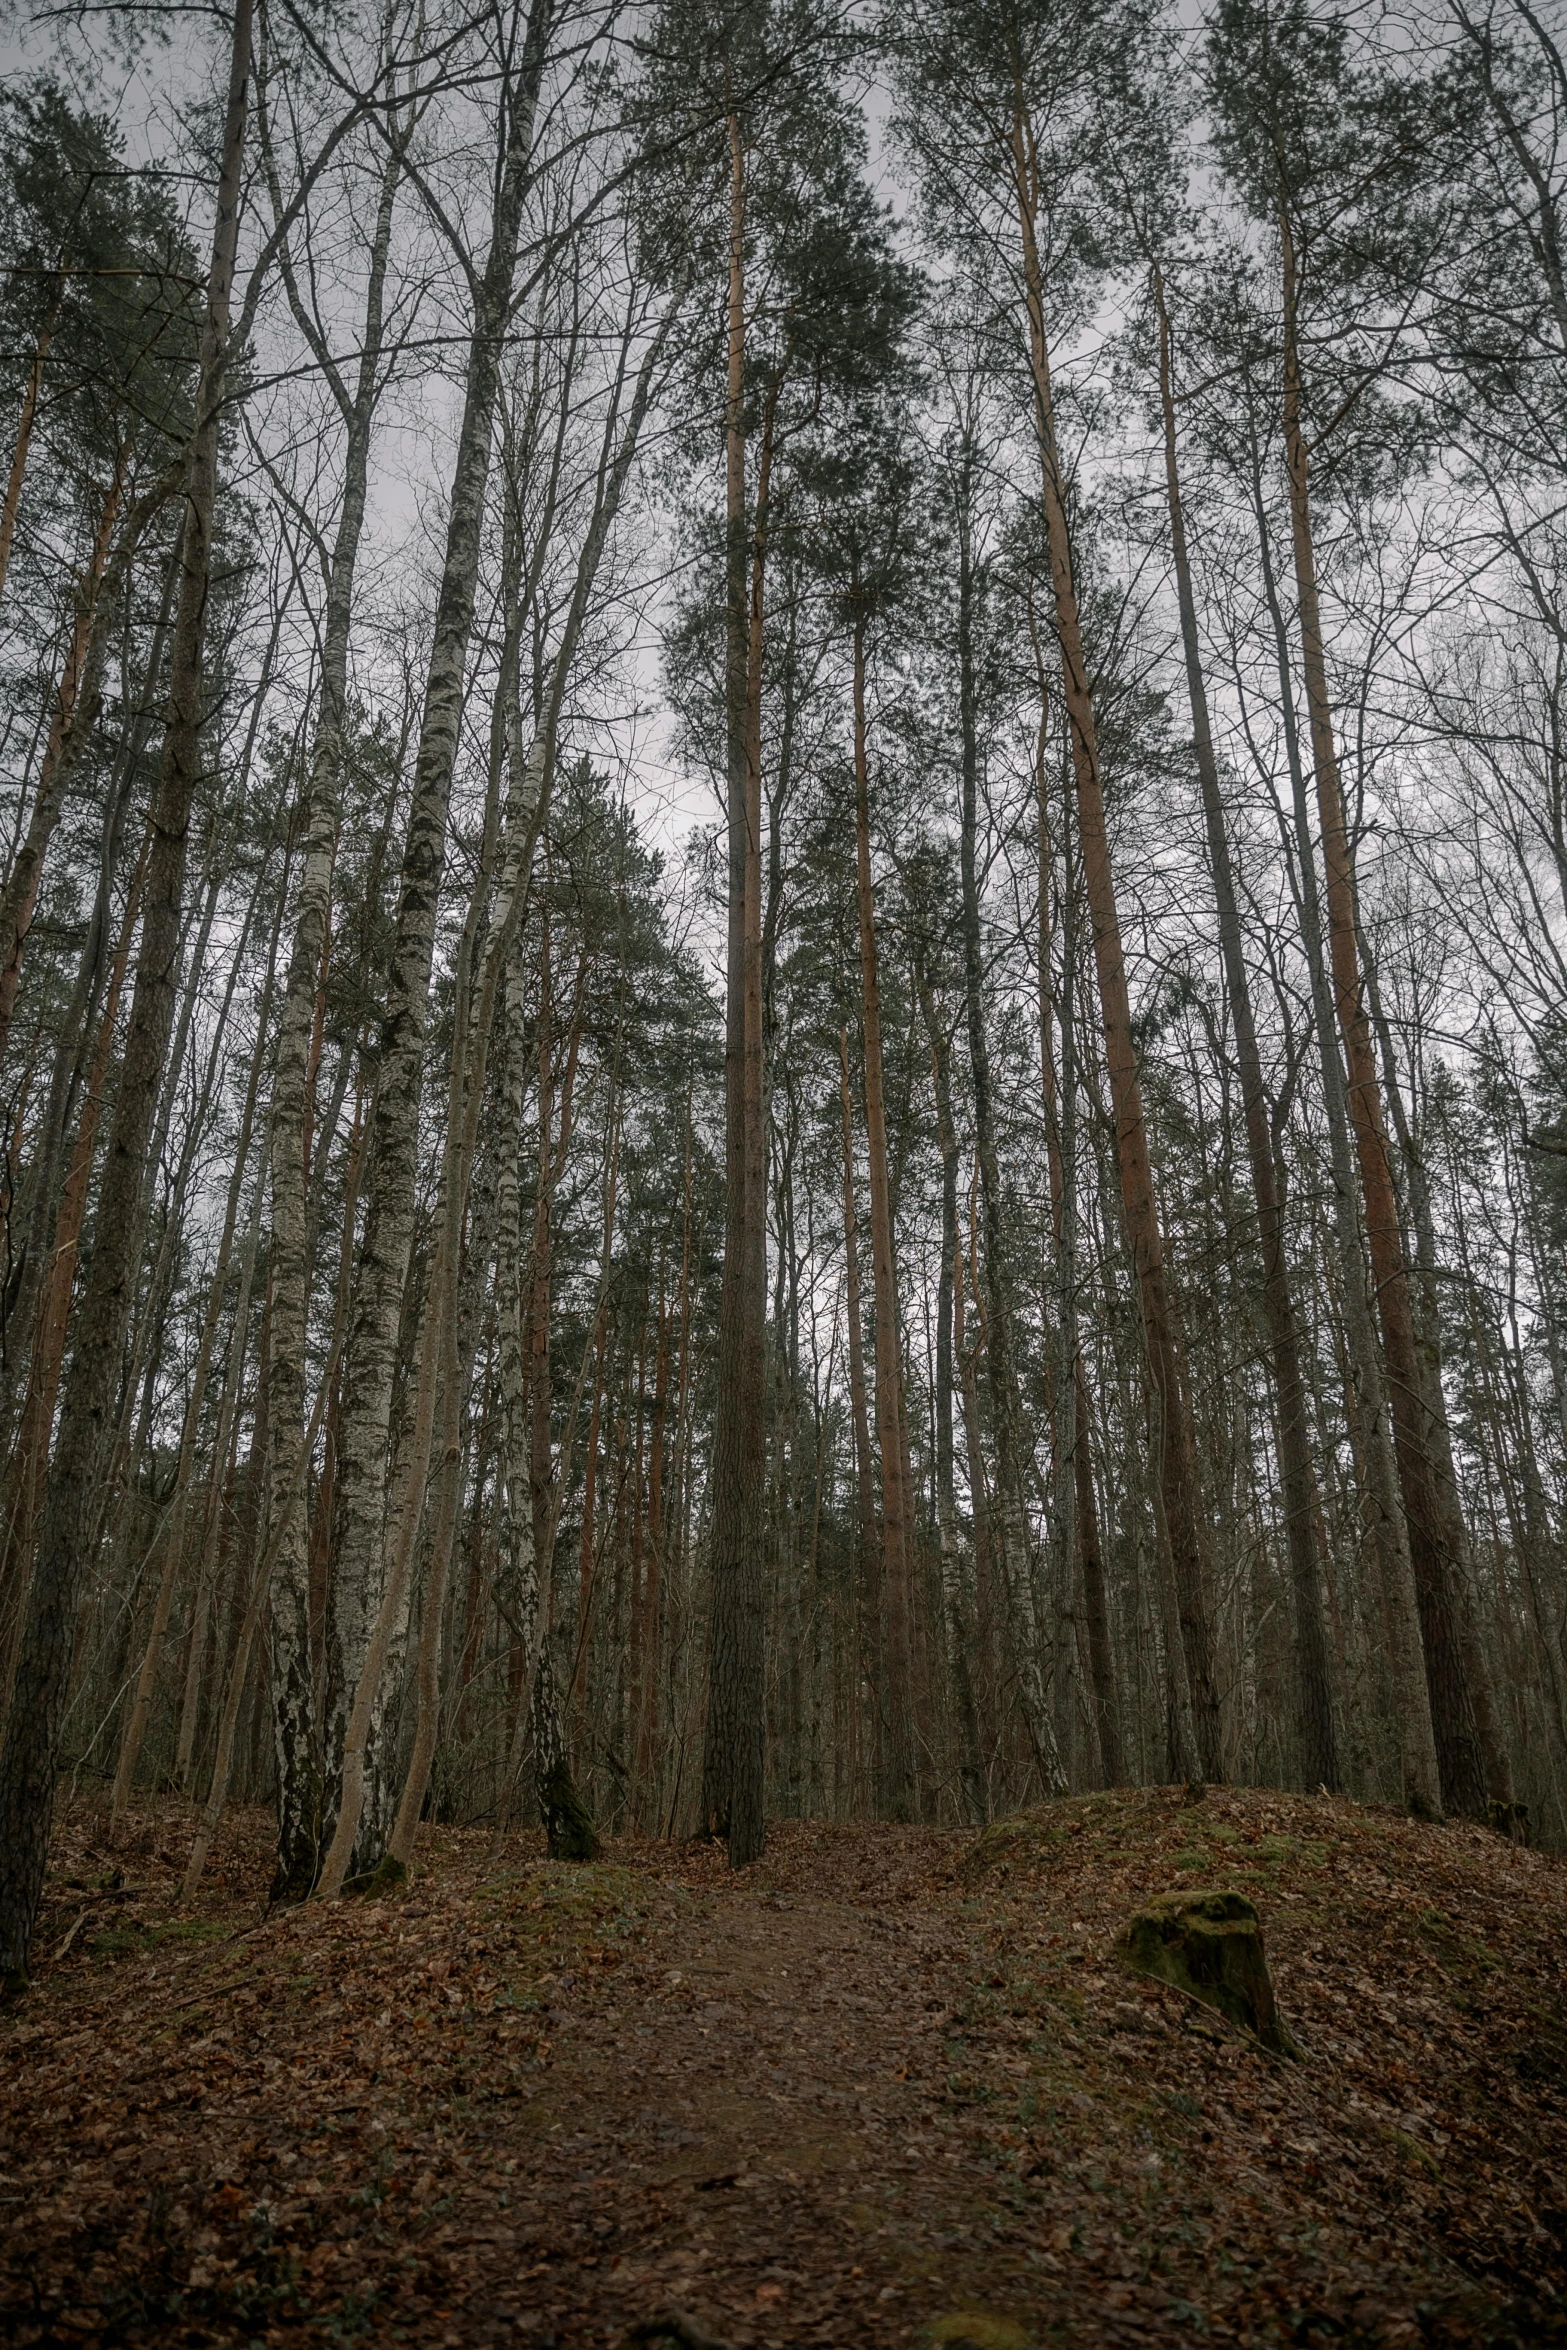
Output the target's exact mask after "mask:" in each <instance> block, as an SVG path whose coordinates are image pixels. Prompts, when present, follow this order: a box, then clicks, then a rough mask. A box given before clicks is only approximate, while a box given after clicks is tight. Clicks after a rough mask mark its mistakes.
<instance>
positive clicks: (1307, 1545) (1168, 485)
mask: <svg viewBox="0 0 1567 2350" xmlns="http://www.w3.org/2000/svg"><path fill="white" fill-rule="evenodd" d="M1153 291H1154V302H1155V305H1156V308H1157V311H1158V319H1159V399H1160V408H1161V413H1162V418H1163V424H1164V479H1165V494H1166V498H1167V500H1168V504H1169V513H1170V544H1171V549H1172V552H1173V555H1174V559H1175V586H1176V597H1177V601H1178V603H1179V606H1180V614H1181V646H1182V650H1183V652H1184V654H1185V657H1186V690H1187V696H1188V699H1189V701H1190V704H1191V713H1192V747H1193V750H1194V751H1195V753H1196V757H1197V778H1198V782H1199V784H1200V786H1201V790H1202V810H1203V824H1204V828H1205V830H1206V833H1207V838H1208V866H1209V870H1210V872H1211V873H1212V876H1213V893H1214V900H1215V904H1216V908H1217V911H1218V917H1219V952H1220V956H1221V958H1222V960H1223V964H1224V979H1225V985H1226V987H1227V989H1228V991H1229V998H1230V1016H1231V1018H1232V1019H1233V1021H1234V1023H1235V1052H1236V1058H1237V1060H1238V1061H1239V1063H1240V1078H1241V1109H1242V1116H1243V1119H1244V1123H1245V1129H1246V1150H1247V1157H1248V1161H1249V1164H1250V1170H1251V1183H1252V1195H1253V1197H1254V1199H1255V1200H1256V1203H1257V1233H1258V1238H1259V1240H1260V1242H1261V1247H1262V1300H1263V1311H1264V1314H1265V1316H1266V1320H1267V1327H1268V1341H1269V1351H1270V1354H1271V1356H1272V1369H1273V1386H1274V1397H1275V1402H1276V1405H1277V1409H1278V1415H1279V1421H1278V1425H1279V1464H1280V1468H1281V1471H1282V1480H1281V1481H1282V1485H1283V1503H1284V1534H1285V1541H1286V1544H1287V1546H1288V1550H1289V1562H1290V1582H1291V1587H1292V1590H1293V1594H1294V1600H1295V1643H1294V1661H1295V1724H1296V1737H1297V1739H1298V1741H1299V1746H1300V1764H1301V1775H1302V1779H1303V1781H1304V1784H1305V1785H1306V1786H1308V1787H1317V1786H1323V1787H1327V1788H1329V1789H1334V1788H1337V1787H1338V1785H1339V1783H1340V1781H1339V1767H1338V1755H1337V1750H1336V1746H1335V1741H1334V1728H1333V1675H1332V1659H1331V1653H1330V1650H1329V1645H1328V1629H1327V1621H1326V1614H1325V1609H1324V1605H1323V1590H1322V1572H1321V1565H1320V1561H1319V1559H1318V1556H1317V1491H1316V1477H1315V1474H1314V1472H1313V1469H1312V1465H1311V1434H1310V1422H1309V1417H1308V1412H1307V1405H1306V1383H1305V1380H1304V1378H1303V1377H1302V1375H1301V1368H1300V1333H1299V1327H1298V1324H1297V1320H1296V1314H1295V1299H1294V1293H1293V1290H1292V1288H1291V1284H1290V1275H1289V1258H1288V1253H1287V1247H1286V1234H1285V1230H1284V1217H1283V1213H1282V1211H1281V1208H1280V1205H1279V1194H1278V1178H1277V1174H1276V1171H1275V1168H1274V1160H1273V1133H1272V1127H1271V1123H1270V1120H1269V1114H1268V1099H1267V1089H1266V1086H1265V1085H1264V1082H1263V1075H1262V1055H1261V1052H1260V1051H1259V1049H1258V1045H1257V1024H1256V1020H1255V1018H1254V1017H1253V1014H1252V1005H1251V981H1250V977H1249V975H1248V973H1247V969H1246V956H1245V952H1244V949H1243V946H1242V941H1241V921H1240V911H1239V908H1238V906H1237V904H1236V898H1235V874H1234V869H1233V866H1232V864H1231V860H1230V844H1229V836H1228V832H1227V830H1226V826H1225V816H1224V799H1223V794H1222V792H1221V790H1220V786H1219V762H1218V759H1217V757H1216V755H1215V752H1214V747H1213V727H1212V723H1211V721H1210V718H1209V714H1208V689H1207V683H1206V681H1205V679H1204V676H1203V667H1202V646H1201V643H1200V640H1199V638H1198V633H1197V601H1196V597H1195V595H1194V594H1193V591H1192V570H1191V559H1190V556H1189V554H1188V552H1187V544H1186V513H1185V508H1184V506H1183V503H1182V499H1181V481H1180V470H1179V465H1178V462H1177V450H1176V438H1175V386H1174V381H1173V370H1172V354H1171V347H1170V320H1169V314H1168V311H1167V309H1166V307H1165V298H1164V280H1163V277H1162V275H1161V273H1160V270H1159V267H1158V265H1157V263H1156V264H1155V265H1154V269H1153Z"/></svg>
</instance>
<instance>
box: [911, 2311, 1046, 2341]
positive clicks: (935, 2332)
mask: <svg viewBox="0 0 1567 2350" xmlns="http://www.w3.org/2000/svg"><path fill="white" fill-rule="evenodd" d="M920 2340H921V2343H922V2345H923V2350H1029V2342H1030V2337H1029V2336H1028V2335H1027V2334H1025V2333H1024V2331H1023V2328H1022V2327H1021V2326H1019V2325H1014V2324H1013V2322H1012V2320H1011V2319H1010V2318H1009V2317H992V2316H990V2315H989V2314H988V2312H986V2311H984V2310H981V2309H954V2310H950V2311H949V2312H948V2313H947V2315H946V2316H945V2317H937V2318H933V2319H932V2320H931V2322H930V2324H929V2325H928V2326H927V2327H926V2328H925V2330H924V2332H923V2334H922V2335H921V2337H920Z"/></svg>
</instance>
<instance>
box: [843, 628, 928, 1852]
mask: <svg viewBox="0 0 1567 2350" xmlns="http://www.w3.org/2000/svg"><path fill="white" fill-rule="evenodd" d="M854 838H855V873H856V879H857V896H858V902H859V917H860V998H861V1007H862V1014H863V1037H864V1060H865V1140H866V1155H867V1161H868V1166H869V1172H870V1195H871V1290H872V1300H873V1305H874V1311H875V1332H876V1437H877V1444H878V1448H879V1451H880V1455H881V1543H882V1576H881V1585H882V1607H883V1611H884V1619H885V1624H886V1660H887V1673H886V1691H885V1697H886V1706H887V1750H886V1757H885V1763H886V1770H885V1777H884V1780H883V1784H882V1791H881V1793H882V1802H883V1804H884V1806H885V1808H886V1810H887V1812H888V1814H889V1816H890V1817H891V1818H893V1819H895V1820H907V1819H910V1818H912V1817H913V1813H914V1807H915V1780H914V1717H913V1704H914V1687H913V1659H912V1646H911V1640H910V1624H909V1614H910V1611H909V1578H908V1535H909V1511H910V1504H911V1500H912V1496H911V1495H910V1494H909V1493H908V1492H907V1491H906V1489H905V1486H904V1481H903V1445H902V1441H901V1431H900V1425H899V1399H900V1397H901V1394H902V1389H903V1341H902V1337H901V1335H900V1333H899V1329H898V1273H897V1265H896V1262H895V1260H894V1255H893V1239H892V1203H891V1199H890V1196H889V1192H888V1185H887V1111H886V1103H885V1100H884V1097H883V1088H882V1065H881V988H880V983H879V979H878V975H877V969H876V912H875V898H874V894H873V889H872V883H871V816H870V770H869V765H868V761H867V756H866V741H865V629H864V623H863V621H860V622H857V624H856V627H855V630H854Z"/></svg>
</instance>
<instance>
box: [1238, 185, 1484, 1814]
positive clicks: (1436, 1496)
mask: <svg viewBox="0 0 1567 2350" xmlns="http://www.w3.org/2000/svg"><path fill="white" fill-rule="evenodd" d="M1279 231H1280V242H1281V249H1282V261H1283V287H1284V304H1283V307H1284V435H1285V455H1286V460H1287V465H1288V472H1289V489H1290V537H1291V545H1292V548H1293V551H1294V558H1295V588H1296V596H1297V601H1298V606H1299V612H1300V640H1301V666H1302V671H1303V674H1304V678H1305V686H1306V707H1307V713H1308V716H1309V718H1310V724H1311V753H1312V764H1313V767H1314V769H1315V772H1316V781H1317V809H1318V814H1319V817H1320V821H1321V828H1322V859H1323V866H1324V869H1325V872H1326V876H1327V916H1328V951H1329V957H1330V961H1331V967H1332V974H1333V996H1334V1003H1335V1007H1336V1010H1337V1013H1338V1024H1339V1031H1340V1034H1341V1035H1342V1037H1343V1040H1344V1052H1345V1058H1346V1060H1347V1062H1348V1064H1349V1085H1348V1108H1349V1122H1350V1127H1351V1130H1352V1132H1353V1134H1354V1139H1355V1151H1356V1156H1357V1158H1358V1160H1359V1164H1360V1187H1361V1197H1362V1199H1363V1201H1364V1203H1365V1215H1366V1240H1367V1244H1368V1246H1369V1249H1370V1252H1371V1274H1372V1281H1373V1283H1374V1285H1375V1289H1376V1295H1377V1307H1378V1312H1379V1315H1380V1319H1381V1324H1382V1346H1383V1353H1384V1356H1385V1358H1386V1363H1387V1380H1388V1390H1389V1400H1390V1402H1391V1405H1392V1414H1393V1448H1394V1453H1395V1456H1396V1458H1397V1462H1398V1478H1399V1485H1400V1488H1401V1490H1402V1493H1403V1499H1404V1517H1405V1522H1406V1524H1407V1527H1408V1530H1409V1555H1410V1561H1411V1564H1412V1566H1413V1569H1414V1577H1415V1590H1416V1593H1417V1596H1418V1599H1419V1604H1420V1630H1421V1639H1422V1644H1423V1647H1424V1650H1425V1664H1426V1679H1427V1682H1428V1684H1429V1687H1430V1691H1431V1719H1432V1726H1433V1729H1434V1730H1435V1733H1436V1744H1437V1757H1438V1760H1439V1763H1440V1765H1441V1772H1442V1792H1443V1796H1444V1798H1445V1800H1446V1801H1447V1802H1448V1803H1449V1804H1450V1805H1451V1806H1452V1807H1453V1808H1454V1809H1455V1810H1458V1811H1463V1812H1468V1813H1471V1814H1475V1815H1478V1816H1481V1817H1483V1816H1484V1813H1485V1809H1486V1803H1487V1799H1488V1798H1489V1799H1490V1800H1491V1801H1493V1802H1497V1803H1500V1804H1502V1805H1504V1806H1506V1805H1510V1804H1511V1802H1512V1774H1511V1768H1510V1765H1509V1762H1508V1758H1507V1755H1506V1752H1505V1749H1503V1748H1502V1747H1501V1745H1500V1742H1497V1743H1495V1744H1494V1745H1493V1747H1492V1751H1491V1752H1490V1753H1489V1754H1486V1753H1484V1752H1483V1751H1482V1747H1481V1743H1480V1738H1479V1734H1478V1730H1477V1726H1476V1709H1475V1702H1474V1689H1473V1684H1472V1680H1471V1676H1470V1672H1469V1670H1468V1669H1467V1667H1468V1663H1469V1662H1470V1661H1471V1660H1466V1658H1465V1655H1464V1651H1463V1642H1462V1637H1461V1632H1460V1627H1459V1621H1458V1611H1459V1606H1460V1604H1461V1601H1460V1595H1459V1591H1458V1579H1459V1576H1460V1573H1461V1565H1460V1561H1461V1556H1462V1547H1463V1538H1462V1531H1461V1526H1460V1525H1458V1524H1455V1522H1454V1512H1453V1511H1452V1510H1451V1509H1449V1508H1444V1506H1443V1496H1442V1493H1441V1490H1440V1485H1439V1481H1438V1478H1437V1475H1436V1472H1435V1467H1434V1463H1433V1458H1432V1446H1433V1433H1434V1431H1433V1426H1432V1418H1433V1415H1432V1412H1431V1410H1430V1408H1429V1403H1428V1399H1427V1397H1426V1395H1425V1394H1424V1392H1423V1387H1422V1382H1421V1377H1420V1362H1419V1355H1418V1350H1417V1348H1416V1345H1415V1333H1414V1316H1413V1312H1412V1308H1411V1303H1410V1296H1409V1280H1408V1274H1407V1271H1406V1268H1405V1264H1404V1244H1403V1237H1402V1234H1401V1232H1400V1229H1399V1220H1398V1201H1397V1195H1396V1193H1395V1191H1394V1188H1393V1172H1392V1167H1391V1164H1390V1162H1389V1158H1388V1148H1387V1128H1386V1124H1385V1120H1384V1116H1383V1106H1382V1089H1381V1082H1380V1079H1379V1077H1378V1074H1377V1066H1376V1056H1375V1053H1374V1051H1373V1048H1372V1042H1371V1027H1370V1022H1369V1020H1368V1018H1367V1015H1366V1007H1365V1004H1364V1003H1363V1001H1362V998H1361V985H1360V958H1359V951H1358V943H1357V938H1356V926H1355V882H1354V868H1353V860H1352V854H1351V850H1350V843H1349V833H1348V829H1347V827H1346V824H1345V819H1344V796H1343V790H1342V786H1341V784H1340V780H1339V768H1338V750H1337V745H1336V743H1335V741H1334V734H1333V711H1332V704H1331V702H1330V700H1329V696H1328V678H1327V660H1326V654H1325V650H1324V646H1323V641H1322V619H1321V612H1320V607H1319V604H1318V597H1317V567H1316V549H1315V545H1314V542H1313V534H1312V517H1311V488H1310V458H1309V453H1308V450H1307V446H1306V438H1305V432H1304V427H1303V423H1302V417H1301V397H1302V394H1301V378H1300V352H1299V342H1298V335H1297V328H1296V307H1297V281H1296V267H1295V249H1294V243H1293V239H1292V235H1291V227H1290V220H1289V213H1288V208H1287V206H1281V208H1280V213H1279Z"/></svg>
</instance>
